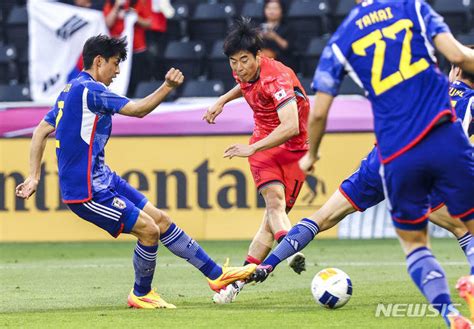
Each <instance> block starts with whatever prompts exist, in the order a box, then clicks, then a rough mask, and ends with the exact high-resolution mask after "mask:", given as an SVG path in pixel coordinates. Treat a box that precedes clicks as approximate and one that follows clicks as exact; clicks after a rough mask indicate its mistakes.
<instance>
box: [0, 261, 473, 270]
mask: <svg viewBox="0 0 474 329" xmlns="http://www.w3.org/2000/svg"><path fill="white" fill-rule="evenodd" d="M308 265H311V266H317V267H338V266H341V267H343V266H356V267H358V266H375V267H380V266H406V263H405V262H319V263H316V264H315V263H308ZM441 265H442V266H463V265H466V266H468V263H467V261H464V262H459V261H449V262H441ZM131 266H132V264H129V263H127V264H122V263H113V264H107V263H105V264H67V263H65V264H58V263H55V264H48V263H24V264H21V263H18V264H1V265H0V270H26V269H38V268H43V269H72V268H126V267H131ZM191 266H192V265H190V264H166V263H161V264H160V262H159V261H158V263H157V268H160V267H178V268H181V267H183V268H184V267H191Z"/></svg>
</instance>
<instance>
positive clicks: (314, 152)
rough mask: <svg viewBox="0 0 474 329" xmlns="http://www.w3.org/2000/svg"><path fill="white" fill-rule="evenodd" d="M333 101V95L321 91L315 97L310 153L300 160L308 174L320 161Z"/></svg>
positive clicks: (311, 114) (309, 125)
mask: <svg viewBox="0 0 474 329" xmlns="http://www.w3.org/2000/svg"><path fill="white" fill-rule="evenodd" d="M333 99H334V97H333V96H332V95H329V94H326V93H323V92H319V91H318V92H317V93H316V96H315V97H314V105H313V107H312V108H311V111H310V112H309V117H308V135H309V151H308V153H306V155H305V156H304V157H303V158H301V160H300V168H301V170H303V171H304V172H305V173H306V174H309V173H311V172H312V171H313V164H314V163H315V162H316V160H318V150H319V145H320V144H321V140H322V138H323V135H324V132H325V130H326V122H327V119H328V114H329V109H330V108H331V104H332V101H333Z"/></svg>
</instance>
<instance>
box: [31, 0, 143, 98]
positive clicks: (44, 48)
mask: <svg viewBox="0 0 474 329" xmlns="http://www.w3.org/2000/svg"><path fill="white" fill-rule="evenodd" d="M28 16H29V43H30V44H29V76H30V89H31V97H32V99H33V100H34V101H37V102H51V103H52V102H54V100H55V99H56V97H57V96H58V94H59V93H60V92H61V90H62V89H63V88H64V85H65V84H66V83H67V82H68V80H69V78H70V77H72V76H73V75H74V73H77V68H76V66H77V64H78V61H79V59H80V56H81V53H82V47H83V45H84V43H85V41H86V40H87V39H88V38H90V37H92V36H94V35H98V34H108V30H107V27H106V25H105V20H104V16H103V13H102V12H101V11H97V10H92V9H86V8H80V7H76V6H70V5H66V4H62V3H56V2H51V1H47V0H30V1H28ZM135 21H136V14H131V15H127V17H126V20H125V29H124V32H123V35H127V40H128V44H129V52H128V54H129V56H128V57H129V58H128V59H127V61H125V62H124V63H122V64H121V67H120V68H121V74H120V75H119V77H118V78H117V79H116V80H115V81H114V83H113V85H112V86H111V89H112V90H113V91H115V92H116V93H119V94H125V93H126V91H127V87H128V81H129V77H130V66H131V57H132V52H131V48H132V45H133V25H134V23H135Z"/></svg>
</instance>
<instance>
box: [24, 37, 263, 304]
mask: <svg viewBox="0 0 474 329" xmlns="http://www.w3.org/2000/svg"><path fill="white" fill-rule="evenodd" d="M126 45H127V43H126V41H125V39H124V38H123V39H115V38H110V37H108V36H104V35H99V36H95V37H92V38H90V39H88V40H87V42H86V43H85V45H84V49H83V53H82V55H83V58H84V71H82V72H81V73H80V74H79V76H78V77H77V78H76V79H74V80H72V81H70V82H69V83H68V84H67V85H66V87H65V88H64V90H63V91H62V92H61V93H60V95H59V97H58V98H57V100H56V102H55V104H54V106H53V108H52V109H51V110H50V111H49V112H48V113H47V115H46V116H45V118H44V120H42V121H41V122H40V123H39V125H38V127H37V128H36V129H35V132H34V133H33V138H32V143H31V149H30V174H29V177H28V178H27V179H26V180H25V182H23V183H22V184H20V185H19V186H18V187H17V189H16V195H17V196H18V197H20V198H25V199H27V198H29V197H30V196H31V195H32V194H33V193H34V192H35V191H36V188H37V186H38V181H39V179H40V176H39V175H40V164H41V159H42V157H43V153H44V148H45V146H46V141H47V137H48V136H49V135H50V134H51V133H52V132H55V133H56V155H57V159H58V171H59V173H58V175H59V184H60V189H61V195H62V198H63V201H64V203H66V204H67V205H68V207H69V208H70V209H71V210H72V211H73V212H74V213H75V214H76V215H78V216H79V217H81V218H82V219H85V220H86V221H89V222H91V223H93V224H95V225H97V226H99V227H100V228H102V229H104V230H106V231H107V232H108V233H109V234H110V235H112V236H113V237H117V236H118V235H120V234H121V233H128V234H132V235H134V236H136V237H137V238H138V241H137V245H136V247H135V252H134V255H133V267H134V269H135V284H134V287H133V288H132V290H131V292H130V294H129V296H128V305H129V306H130V307H135V308H175V306H174V305H173V304H169V303H167V302H165V301H164V300H163V299H162V298H161V297H160V296H159V295H158V294H157V293H156V292H155V290H154V289H152V288H151V283H152V280H153V274H154V271H155V265H156V257H157V251H158V241H161V243H162V244H163V245H164V246H165V247H167V248H168V249H169V250H170V251H171V252H172V253H174V254H175V255H177V256H179V257H181V258H184V259H185V260H187V261H188V262H189V263H190V264H192V265H193V266H194V267H196V268H197V269H199V270H200V271H201V272H202V273H203V274H204V275H205V276H206V277H207V279H208V282H209V285H210V287H211V288H212V289H213V290H219V289H221V288H222V287H224V286H226V285H228V284H229V283H232V282H234V281H236V280H243V279H245V278H247V277H248V276H249V275H250V274H251V273H252V272H253V271H254V270H255V266H256V265H255V264H250V265H247V266H245V267H235V268H234V267H228V266H227V265H225V266H224V267H221V266H219V265H217V264H216V263H215V262H214V261H213V260H212V259H211V258H210V257H209V256H208V255H207V253H206V252H205V251H204V250H203V249H202V248H201V247H200V246H199V244H198V243H197V242H196V241H194V240H193V239H192V238H191V237H189V236H188V235H187V234H186V233H185V232H183V231H182V230H181V229H180V228H179V227H178V226H176V224H174V223H173V222H172V221H171V219H170V217H169V216H168V215H167V214H166V213H165V212H164V211H162V210H160V209H157V208H156V207H154V206H153V205H152V204H151V203H150V202H149V201H148V200H147V198H146V197H145V196H144V195H143V194H141V193H140V192H138V191H137V190H136V189H134V188H133V187H131V186H130V185H129V184H128V183H127V182H126V181H125V180H123V179H122V178H121V177H120V176H118V175H117V174H116V173H115V172H112V171H111V170H110V168H109V167H108V166H107V165H105V162H104V156H105V153H104V148H105V145H106V144H107V141H108V139H109V137H110V133H111V129H112V116H113V115H114V114H117V113H118V114H121V115H126V116H132V117H138V118H142V117H144V116H146V115H147V114H149V113H150V112H152V111H153V110H154V109H155V108H156V107H157V106H158V105H159V104H160V103H161V102H162V101H163V100H164V99H165V97H166V96H167V95H168V94H169V93H170V92H171V91H172V90H173V89H175V88H176V87H178V86H179V85H181V84H182V83H183V80H184V76H183V74H182V73H181V72H180V71H179V70H177V69H174V68H172V69H170V70H169V71H168V72H167V73H166V76H165V82H164V83H163V84H162V85H161V86H160V87H159V88H158V89H157V90H155V91H154V92H153V93H151V94H150V95H148V96H147V97H145V98H143V99H140V100H137V101H132V100H129V99H128V98H125V97H122V96H119V95H117V94H114V93H113V92H111V91H110V90H109V89H108V88H107V86H108V85H110V83H111V82H112V80H113V78H115V77H116V76H117V75H118V74H119V73H120V68H119V64H120V62H121V61H122V60H124V59H125V58H126V56H127V53H126Z"/></svg>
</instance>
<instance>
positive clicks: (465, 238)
mask: <svg viewBox="0 0 474 329" xmlns="http://www.w3.org/2000/svg"><path fill="white" fill-rule="evenodd" d="M471 239H472V235H471V233H469V232H466V234H464V235H463V236H462V237H460V238H458V243H459V246H460V247H461V249H462V251H464V253H466V249H467V245H468V244H469V242H471Z"/></svg>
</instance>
